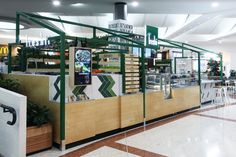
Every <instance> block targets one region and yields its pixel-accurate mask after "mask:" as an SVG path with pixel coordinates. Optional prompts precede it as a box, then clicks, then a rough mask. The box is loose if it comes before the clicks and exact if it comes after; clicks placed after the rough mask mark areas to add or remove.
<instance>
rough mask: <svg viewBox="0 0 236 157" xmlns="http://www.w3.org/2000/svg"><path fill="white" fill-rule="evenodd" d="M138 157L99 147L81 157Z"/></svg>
mask: <svg viewBox="0 0 236 157" xmlns="http://www.w3.org/2000/svg"><path fill="white" fill-rule="evenodd" d="M101 156H102V157H139V156H137V155H133V154H130V153H128V152H124V151H120V150H117V149H114V148H111V147H107V146H104V147H101V148H99V149H97V150H94V151H92V152H90V153H88V154H86V155H83V156H82V157H101Z"/></svg>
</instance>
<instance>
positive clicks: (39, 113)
mask: <svg viewBox="0 0 236 157" xmlns="http://www.w3.org/2000/svg"><path fill="white" fill-rule="evenodd" d="M51 121H52V113H51V112H50V110H49V109H48V108H47V107H46V106H40V105H37V104H35V103H33V102H32V101H28V102H27V126H28V127H29V126H38V127H40V126H41V125H43V124H46V123H48V122H51Z"/></svg>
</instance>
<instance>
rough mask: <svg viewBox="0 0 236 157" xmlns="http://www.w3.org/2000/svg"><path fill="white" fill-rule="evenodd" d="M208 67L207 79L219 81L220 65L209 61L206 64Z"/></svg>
mask: <svg viewBox="0 0 236 157" xmlns="http://www.w3.org/2000/svg"><path fill="white" fill-rule="evenodd" d="M207 65H208V68H207V69H208V74H207V75H208V78H209V79H212V78H213V79H215V78H216V79H219V78H220V77H219V76H220V63H219V62H217V61H216V60H213V59H210V61H209V62H208V63H207Z"/></svg>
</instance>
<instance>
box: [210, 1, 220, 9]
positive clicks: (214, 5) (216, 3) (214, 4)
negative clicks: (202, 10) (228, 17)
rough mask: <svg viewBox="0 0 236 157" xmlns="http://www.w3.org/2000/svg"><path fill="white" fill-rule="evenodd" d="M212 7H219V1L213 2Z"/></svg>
mask: <svg viewBox="0 0 236 157" xmlns="http://www.w3.org/2000/svg"><path fill="white" fill-rule="evenodd" d="M211 7H213V8H217V7H219V3H218V2H212V3H211Z"/></svg>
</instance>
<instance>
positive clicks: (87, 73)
mask: <svg viewBox="0 0 236 157" xmlns="http://www.w3.org/2000/svg"><path fill="white" fill-rule="evenodd" d="M17 15H18V16H22V17H24V18H26V19H28V20H32V21H33V22H35V23H37V24H39V25H41V26H43V27H45V28H48V29H50V30H52V31H54V32H56V33H58V34H59V35H60V36H56V37H50V38H48V39H47V40H48V41H50V42H42V44H38V45H28V44H23V45H25V46H24V47H22V48H21V50H20V52H21V53H20V54H19V55H18V57H19V58H21V61H20V62H19V64H20V65H19V66H18V67H19V69H18V71H17V72H16V71H14V72H13V69H12V64H10V65H9V72H10V74H8V75H4V77H11V78H15V79H17V80H19V82H20V83H21V85H22V89H21V91H23V94H24V95H27V98H28V99H29V100H32V101H34V102H36V103H37V104H40V105H46V106H47V107H48V108H50V110H51V111H52V112H53V115H54V120H53V139H54V142H55V143H57V144H59V145H60V146H61V148H62V149H63V147H64V148H65V146H70V145H71V144H75V143H78V142H79V143H81V142H85V141H88V140H94V139H96V138H99V137H103V136H106V135H110V134H112V133H116V132H119V131H122V130H125V129H127V128H130V127H134V126H137V125H142V124H144V125H145V124H146V123H147V122H151V121H154V120H158V119H161V118H164V117H167V116H172V115H174V114H178V113H180V112H184V111H188V110H191V109H196V108H199V107H200V105H201V103H200V100H201V93H200V82H201V77H200V66H197V67H196V66H195V67H194V66H193V64H194V63H196V64H197V65H199V63H200V59H197V60H196V58H199V57H200V55H201V53H202V50H201V51H200V50H199V49H198V48H196V47H195V48H192V47H191V46H189V45H185V46H184V45H183V43H181V44H180V43H178V42H174V41H168V40H164V39H163V40H162V39H158V34H157V32H158V31H157V29H155V28H154V27H150V28H151V29H150V30H149V32H148V35H147V36H145V37H144V36H141V35H137V34H131V33H124V32H119V31H114V30H109V29H105V28H99V27H95V26H89V25H83V24H79V23H74V22H70V21H63V20H58V19H53V18H48V17H42V16H38V15H33V14H29V13H17ZM18 16H17V17H18ZM38 19H46V20H54V21H57V22H58V21H60V22H63V23H68V24H73V25H77V26H80V27H88V28H91V30H93V38H82V37H71V36H65V34H63V32H60V31H58V30H54V28H51V27H49V26H47V25H45V24H42V23H41V22H40V20H38ZM17 20H19V19H17ZM17 23H19V21H18V22H17ZM18 31H19V29H18V30H17V37H16V39H17V41H16V42H17V43H18V44H22V43H19V36H18V35H19V34H18V33H19V32H18ZM98 31H103V32H104V33H106V35H105V36H103V37H97V34H96V33H97V32H98ZM155 34H156V35H155ZM114 36H115V37H116V38H122V39H124V40H126V42H124V43H120V42H113V41H112V40H110V39H109V38H110V37H112V38H114ZM144 38H145V40H144ZM137 39H138V40H137ZM144 42H145V43H146V44H144ZM46 43H50V44H46ZM164 43H165V44H164ZM26 45H27V46H26ZM114 45H116V48H114ZM111 46H112V47H111ZM176 51H178V53H181V54H182V52H185V51H186V54H183V55H182V56H181V57H182V60H178V59H176V58H177V57H180V56H179V55H177V53H176ZM187 51H189V52H187ZM188 54H191V55H192V57H187V59H186V57H185V56H187V55H188ZM9 56H10V57H9V61H8V62H9V63H12V61H11V60H12V56H11V55H9ZM193 57H194V59H195V61H193V60H194V59H193ZM176 60H178V61H176ZM177 62H178V63H177ZM193 62H194V63H193Z"/></svg>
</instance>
